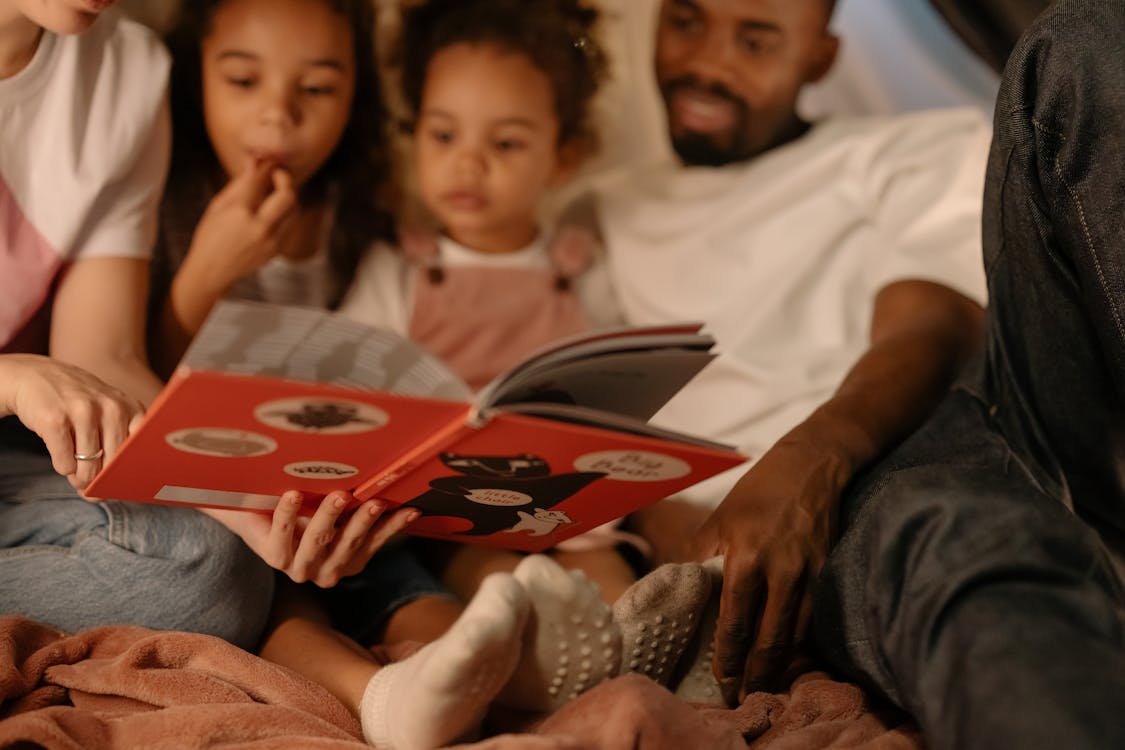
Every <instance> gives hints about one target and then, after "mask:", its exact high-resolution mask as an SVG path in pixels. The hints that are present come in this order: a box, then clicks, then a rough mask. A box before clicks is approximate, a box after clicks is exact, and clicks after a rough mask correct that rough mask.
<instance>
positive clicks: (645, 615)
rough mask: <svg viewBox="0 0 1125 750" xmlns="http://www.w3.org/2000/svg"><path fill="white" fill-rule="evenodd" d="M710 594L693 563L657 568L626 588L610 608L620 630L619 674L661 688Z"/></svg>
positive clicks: (708, 585)
mask: <svg viewBox="0 0 1125 750" xmlns="http://www.w3.org/2000/svg"><path fill="white" fill-rule="evenodd" d="M710 594H711V576H709V575H708V574H707V571H706V570H704V568H703V566H702V565H700V564H699V563H695V562H689V563H668V564H667V565H661V566H660V567H659V568H657V569H656V570H654V571H652V572H651V573H649V574H648V575H646V576H645V577H644V578H641V579H640V580H639V581H637V582H636V583H634V584H633V585H632V586H630V587H629V589H628V590H627V591H626V592H625V593H624V594H622V595H621V598H620V599H618V600H617V601H616V602H615V603H614V605H613V619H614V620H616V621H617V624H618V625H620V626H621V637H622V638H621V640H622V660H621V671H622V672H638V673H640V674H643V675H645V676H646V677H651V678H652V679H653V680H655V681H656V682H658V683H660V684H661V685H667V684H668V682H669V681H670V680H671V679H672V673H673V671H674V670H675V668H676V665H677V664H678V663H679V661H680V657H681V656H683V654H684V651H685V650H686V649H687V647H688V644H689V643H690V642H691V637H692V635H694V634H695V630H696V627H697V626H698V625H699V618H700V615H701V614H702V613H703V608H704V607H706V606H707V600H708V597H709V596H710Z"/></svg>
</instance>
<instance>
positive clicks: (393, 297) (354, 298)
mask: <svg viewBox="0 0 1125 750" xmlns="http://www.w3.org/2000/svg"><path fill="white" fill-rule="evenodd" d="M437 260H438V262H439V263H440V264H441V265H442V266H443V267H445V268H456V267H464V266H474V267H478V268H525V269H543V270H548V269H550V268H551V258H550V255H549V253H548V249H547V243H546V239H545V237H544V236H543V235H540V237H539V239H537V240H536V241H535V242H533V243H531V244H530V245H528V246H527V247H525V248H523V249H522V250H517V251H516V252H514V253H481V252H477V251H476V250H472V249H470V248H467V247H465V246H464V245H461V244H458V243H456V242H454V241H453V240H451V239H449V238H448V237H440V238H439V239H438V258H437ZM417 278H418V274H417V269H416V267H415V266H414V265H412V264H411V263H410V261H409V260H407V259H406V258H405V257H404V256H403V254H402V253H400V252H398V251H397V250H395V249H394V248H391V247H389V246H387V245H386V244H384V243H376V245H375V246H373V247H372V248H371V249H370V250H369V251H368V252H367V254H366V255H365V256H364V258H363V260H361V261H360V264H359V269H358V270H357V271H356V275H355V278H354V279H353V280H352V285H351V287H350V288H349V289H348V293H347V295H346V296H345V297H344V301H343V303H342V304H341V305H340V311H341V312H343V313H344V314H345V315H347V316H348V317H350V318H352V319H353V320H357V321H359V322H361V323H366V324H368V325H372V326H379V327H380V328H387V329H390V330H392V331H395V332H396V333H399V334H402V335H403V336H405V335H408V332H409V328H410V316H411V315H412V314H413V311H414V284H415V282H416V280H417ZM574 289H575V291H576V292H577V293H578V299H579V302H580V303H581V305H582V310H583V312H585V313H586V317H587V318H588V319H589V321H590V324H591V325H592V326H593V327H595V328H602V327H607V326H613V325H618V324H619V323H620V322H621V320H622V318H621V312H620V309H619V308H618V306H617V303H616V299H615V297H614V295H613V292H612V290H611V286H610V281H609V270H608V268H607V266H606V263H605V258H604V257H603V256H602V255H601V254H600V253H599V254H597V255H596V256H595V258H594V261H593V264H592V265H591V266H590V268H588V269H587V270H586V271H585V272H584V273H583V274H582V275H581V276H580V277H579V278H578V279H576V280H575V287H574Z"/></svg>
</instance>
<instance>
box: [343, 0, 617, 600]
mask: <svg viewBox="0 0 1125 750" xmlns="http://www.w3.org/2000/svg"><path fill="white" fill-rule="evenodd" d="M525 5H526V6H527V7H525ZM441 6H442V3H440V2H438V3H431V4H430V7H432V8H433V9H434V11H433V13H432V14H431V15H430V16H429V17H427V18H420V17H419V16H418V15H417V14H415V16H414V21H415V23H413V24H408V25H407V26H406V28H404V31H403V39H402V45H401V50H402V63H403V70H402V74H403V89H404V94H405V98H406V100H407V103H408V105H409V106H410V108H411V110H412V114H413V116H414V120H413V123H412V124H413V136H414V143H413V166H414V170H415V173H416V177H417V184H418V188H419V194H420V198H421V202H422V204H423V205H424V207H425V208H426V209H427V211H428V212H429V213H430V214H431V215H432V217H433V219H434V220H435V223H436V225H437V226H438V227H440V229H439V230H438V231H437V232H430V233H423V232H401V233H400V243H399V247H394V248H392V247H389V246H386V245H380V246H376V247H375V248H373V249H372V250H371V252H369V253H368V255H367V257H366V258H365V259H364V260H363V262H362V263H361V265H360V268H359V272H358V273H357V276H356V280H355V282H354V284H353V286H352V288H351V290H350V291H349V293H348V296H347V298H346V299H345V301H344V304H343V307H342V309H343V311H344V313H345V314H347V315H349V316H351V317H353V318H355V319H357V320H361V321H363V322H366V323H371V324H374V325H379V326H382V327H386V328H391V329H394V330H398V331H399V332H401V333H406V334H408V335H409V336H410V337H411V338H413V339H414V340H416V341H419V342H421V343H422V344H424V345H426V346H427V347H428V348H429V349H430V350H431V351H433V352H434V353H435V354H437V355H438V356H439V357H441V358H442V359H443V360H444V361H445V362H447V363H448V364H449V365H450V366H451V367H452V368H453V369H454V370H455V371H456V372H457V373H458V374H459V375H461V377H462V378H463V379H464V380H465V381H466V382H467V383H469V385H471V386H472V387H473V388H478V389H479V388H481V387H482V386H484V385H485V384H487V383H488V382H489V381H490V380H491V379H492V378H493V377H494V376H496V375H497V374H499V373H500V372H503V371H504V370H506V369H507V368H509V367H510V366H512V365H514V364H516V363H517V362H519V360H521V359H523V358H524V357H525V356H526V355H527V354H529V353H530V352H532V351H533V350H535V349H537V348H539V347H541V346H543V345H545V344H547V343H549V342H551V341H553V340H555V339H558V338H560V337H563V336H568V335H571V334H574V333H578V332H581V331H584V330H589V329H590V328H594V327H603V326H608V325H616V324H620V323H621V322H622V321H621V318H620V314H619V312H618V310H617V305H616V302H615V298H614V296H613V293H612V289H611V286H610V282H609V277H608V269H607V268H606V266H605V264H604V262H603V258H602V255H601V248H600V245H599V244H598V242H597V241H596V240H595V238H594V237H593V236H592V235H589V234H586V233H584V232H582V231H580V230H577V229H574V228H568V229H566V230H564V231H562V232H559V233H552V232H549V231H547V230H545V229H544V228H543V227H542V225H541V222H540V219H539V213H540V208H541V203H542V199H543V197H544V195H545V194H546V193H547V192H548V191H549V190H551V189H552V188H555V187H557V186H559V185H561V184H562V183H563V182H564V181H565V180H567V179H568V178H569V177H570V176H571V175H572V174H573V173H574V171H575V170H576V169H577V168H578V166H579V165H580V164H581V162H582V161H583V159H584V158H585V157H586V156H587V155H588V154H589V153H590V152H591V151H592V148H593V145H594V141H595V138H594V136H593V133H592V130H591V128H590V126H589V123H588V119H589V118H588V111H589V108H590V103H591V100H592V98H593V96H594V94H595V93H596V91H597V88H598V86H599V83H600V81H601V79H602V78H603V77H604V75H605V72H606V60H605V56H604V54H603V52H602V50H601V47H600V46H599V45H598V44H597V43H596V42H595V40H594V38H593V37H592V35H591V26H592V24H593V21H594V18H595V17H596V14H591V15H590V16H589V17H584V16H583V15H582V14H581V13H577V14H576V13H569V14H562V13H560V14H559V17H558V18H555V19H553V22H552V23H547V22H546V21H544V20H543V19H542V18H540V17H538V15H541V14H542V13H545V12H548V11H550V9H551V4H550V3H530V4H521V3H513V4H512V13H513V15H512V18H511V20H510V22H509V23H508V24H507V25H506V26H502V27H495V28H489V29H488V30H487V32H486V33H485V32H482V31H481V30H475V31H474V30H466V29H465V28H463V27H460V26H456V25H454V24H450V23H443V14H442V10H441ZM531 6H540V7H537V8H534V7H531ZM527 14H532V15H531V16H529V17H528V18H521V16H523V15H527ZM537 14H538V15H537ZM623 540H628V541H634V540H633V539H632V538H631V537H628V536H627V535H623V534H621V533H620V532H617V531H615V530H612V529H605V528H604V527H603V529H599V530H595V531H593V532H590V533H589V534H587V535H583V536H582V537H579V538H578V539H577V540H570V542H571V543H569V544H565V545H564V547H563V548H561V549H556V550H554V551H553V553H552V554H554V555H555V557H556V559H557V560H558V561H559V562H560V563H561V564H562V565H564V566H565V567H573V568H578V569H581V570H584V571H585V572H586V573H587V575H589V576H590V578H592V579H593V580H594V581H595V582H597V583H598V584H599V585H600V586H601V589H602V594H603V597H604V598H605V599H606V600H607V601H609V602H612V601H614V600H615V599H616V597H617V595H618V594H620V593H621V592H622V591H624V590H625V589H626V588H627V587H628V586H629V585H630V584H631V583H632V582H633V581H634V579H635V574H634V572H633V570H632V568H631V567H630V565H629V564H628V563H627V562H626V561H625V559H624V558H623V557H622V556H621V554H620V553H619V552H618V551H617V544H618V543H619V542H621V541H623ZM442 552H443V556H444V554H445V553H448V555H449V562H448V563H447V564H445V565H444V569H445V571H446V575H445V578H446V583H447V584H448V585H449V586H450V587H451V588H452V589H453V590H454V591H455V592H456V593H458V594H459V595H461V596H463V597H465V598H468V597H469V596H470V595H471V594H472V592H473V591H475V589H476V587H477V585H478V584H479V582H480V580H481V579H482V578H483V577H484V576H485V575H487V574H488V573H489V572H492V571H495V570H510V569H512V568H514V567H515V565H516V564H517V563H518V562H519V560H520V556H519V555H518V554H517V553H514V552H511V551H506V550H494V549H490V548H484V547H468V546H462V545H457V546H456V548H455V549H452V550H443V551H442Z"/></svg>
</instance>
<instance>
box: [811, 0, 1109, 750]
mask: <svg viewBox="0 0 1125 750" xmlns="http://www.w3.org/2000/svg"><path fill="white" fill-rule="evenodd" d="M1123 60H1125V0H1058V2H1056V3H1055V4H1054V5H1053V6H1052V8H1051V9H1050V10H1049V11H1048V12H1047V13H1045V14H1044V16H1043V17H1042V18H1041V19H1040V20H1039V21H1038V22H1037V23H1036V24H1035V26H1034V27H1033V28H1032V29H1030V30H1029V32H1028V33H1027V34H1026V35H1025V37H1024V39H1023V40H1022V41H1021V44H1020V45H1019V47H1018V48H1017V50H1016V51H1015V52H1014V53H1013V56H1012V59H1011V60H1010V61H1009V65H1008V67H1007V69H1006V70H1005V76H1004V82H1003V84H1002V87H1001V96H1000V100H999V102H998V106H997V119H996V133H995V138H994V142H993V150H992V154H991V158H990V163H989V175H988V181H987V187H986V196H985V206H984V211H985V215H984V223H985V235H984V240H985V260H986V268H987V271H988V276H989V291H990V309H989V314H988V343H987V349H986V352H985V354H984V355H983V357H982V358H981V360H980V361H979V362H977V363H976V365H975V366H974V367H973V368H970V370H969V371H968V372H967V373H966V375H965V377H964V378H963V382H962V384H961V386H960V387H959V388H958V389H957V390H956V391H955V392H954V393H953V394H951V395H950V397H949V398H948V399H947V400H946V401H945V402H944V403H943V405H942V407H941V408H940V409H939V410H938V412H937V413H936V414H935V415H934V417H933V418H932V419H931V420H930V421H929V422H928V423H927V424H926V425H925V426H924V427H923V428H922V430H921V431H920V432H919V433H918V434H916V435H915V436H913V437H912V438H911V439H910V440H908V441H907V442H906V443H904V445H903V446H901V447H900V448H899V449H898V450H897V451H895V452H894V453H893V454H892V455H891V456H890V457H888V458H887V459H886V460H885V461H884V462H883V463H882V464H881V465H880V466H878V467H876V468H875V469H874V470H872V471H871V472H870V474H869V475H868V476H867V477H866V478H864V479H863V480H862V481H860V482H858V483H857V484H856V486H855V487H854V488H852V490H851V491H850V492H849V495H848V497H847V498H846V501H845V507H844V511H843V514H842V518H841V526H842V529H843V531H844V534H843V537H842V539H841V542H840V544H839V546H838V547H837V548H836V550H835V551H834V552H833V554H832V556H831V558H830V560H829V563H828V565H827V566H826V568H825V571H824V575H823V577H822V581H821V587H820V589H819V591H818V600H817V611H816V618H815V634H816V638H817V642H818V644H819V645H820V647H821V648H822V649H823V650H824V652H825V653H826V655H827V656H828V657H829V658H830V659H831V660H832V661H833V662H834V663H835V664H836V665H837V666H838V667H839V668H841V669H842V670H844V671H846V672H847V673H848V674H850V675H852V676H853V677H855V678H856V679H859V680H862V681H864V682H866V683H868V684H870V685H872V686H874V687H876V688H877V689H879V690H880V691H882V692H883V693H884V694H886V695H887V696H888V697H890V698H891V699H892V700H894V701H895V702H897V703H898V704H899V705H902V706H903V707H905V708H907V709H908V710H909V711H910V712H911V713H913V714H914V715H915V717H916V718H917V719H918V721H919V722H920V724H921V726H922V728H923V730H924V732H925V735H926V738H927V741H928V742H929V744H930V745H931V746H932V747H935V748H959V749H960V748H978V747H980V748H996V747H1018V748H1021V749H1022V748H1060V747H1065V748H1109V747H1125V719H1122V717H1123V716H1125V626H1123V621H1125V605H1123V595H1122V587H1121V582H1120V580H1119V579H1118V578H1117V577H1116V575H1115V574H1114V572H1113V569H1112V567H1111V565H1110V563H1109V560H1108V558H1107V556H1106V554H1105V548H1104V547H1103V545H1102V540H1101V539H1100V538H1099V536H1098V534H1096V533H1095V528H1097V529H1098V530H1102V529H1104V528H1107V527H1109V528H1112V529H1115V530H1120V529H1125V523H1123V521H1125V481H1123V477H1122V471H1123V468H1122V467H1125V434H1123V429H1122V427H1121V426H1122V425H1125V418H1123V417H1125V409H1122V403H1123V399H1122V396H1121V394H1122V393H1125V325H1123V324H1122V321H1123V320H1125V224H1123V222H1125V157H1123V156H1122V154H1125V64H1123V62H1122V61H1123ZM1068 506H1073V507H1074V509H1075V510H1076V511H1077V514H1076V513H1072V512H1071V511H1070V510H1069V508H1068ZM1088 522H1089V523H1088Z"/></svg>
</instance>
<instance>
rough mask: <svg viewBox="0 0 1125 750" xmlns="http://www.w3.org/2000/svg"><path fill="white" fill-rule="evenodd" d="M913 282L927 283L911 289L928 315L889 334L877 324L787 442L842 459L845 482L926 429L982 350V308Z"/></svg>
mask: <svg viewBox="0 0 1125 750" xmlns="http://www.w3.org/2000/svg"><path fill="white" fill-rule="evenodd" d="M907 284H908V285H912V286H915V287H917V286H918V285H922V287H921V288H915V289H914V290H905V291H906V292H907V295H908V296H914V297H920V298H922V299H923V300H924V304H925V305H926V308H925V310H924V312H922V313H920V314H918V315H917V316H916V317H915V318H914V319H913V320H907V321H905V322H903V321H895V322H894V323H893V324H891V325H889V326H887V325H884V326H882V328H883V330H880V323H879V321H876V322H875V324H874V325H873V328H874V329H875V330H874V332H873V336H872V344H871V346H870V347H869V348H868V350H867V351H866V352H865V353H864V355H863V356H862V357H861V358H860V359H859V360H858V361H857V362H856V364H855V365H854V366H853V367H852V369H851V371H849V373H848V375H847V376H846V377H845V378H844V381H843V383H841V385H840V387H839V388H838V389H837V391H836V393H835V394H834V395H833V396H832V397H831V398H830V399H829V400H828V401H827V402H825V403H824V404H823V405H821V406H820V407H819V408H818V409H817V410H816V411H815V412H813V414H812V415H810V416H809V418H808V419H807V420H805V421H804V422H803V423H801V424H800V425H798V426H797V427H796V428H795V429H794V430H793V431H792V432H790V433H789V434H788V435H787V436H786V437H785V438H783V440H785V441H798V442H805V441H808V442H810V443H811V444H813V445H815V446H817V448H818V450H821V451H824V452H825V454H826V455H831V456H834V457H836V458H837V459H839V461H840V467H839V469H840V471H839V474H840V476H839V481H841V482H843V483H845V484H846V483H847V481H849V480H850V479H851V477H852V476H854V475H855V473H856V472H858V471H860V470H861V469H862V468H863V467H865V466H867V465H868V464H869V463H871V462H872V461H874V460H876V459H878V458H880V457H881V456H882V455H883V454H885V453H886V452H887V451H888V450H889V449H890V448H892V447H893V446H894V445H896V444H897V443H899V442H900V441H901V440H903V439H904V438H905V437H907V436H908V435H909V434H910V433H911V432H913V431H914V430H915V429H917V428H918V427H919V426H920V425H921V424H922V422H923V421H924V420H925V419H926V418H927V417H928V416H929V415H930V413H931V412H932V411H933V410H934V408H935V407H936V406H937V404H938V402H939V401H940V400H941V399H942V397H943V396H944V395H945V393H946V392H947V391H948V389H949V386H950V384H951V383H952V382H953V379H954V378H955V377H956V375H957V373H958V371H959V370H960V369H961V367H962V366H963V365H964V363H965V362H966V360H967V359H968V358H969V357H970V356H971V355H972V354H973V352H975V351H976V349H977V348H978V347H979V346H980V340H981V331H982V320H983V311H982V310H981V309H980V307H979V306H977V305H975V304H974V303H972V302H971V301H969V300H968V299H967V298H964V297H962V296H961V295H959V294H957V293H956V292H953V291H952V290H948V289H945V288H944V287H937V285H934V284H927V283H926V282H906V283H905V284H904V285H899V286H905V285H907ZM926 287H929V288H926ZM898 291H899V292H902V291H904V290H902V289H899V290H898ZM903 301H905V300H903ZM899 302H901V301H895V300H891V301H890V304H891V305H892V306H895V305H897V304H899ZM890 314H892V315H893V314H894V313H893V312H891V313H890ZM888 329H889V330H888ZM841 489H842V486H841Z"/></svg>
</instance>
